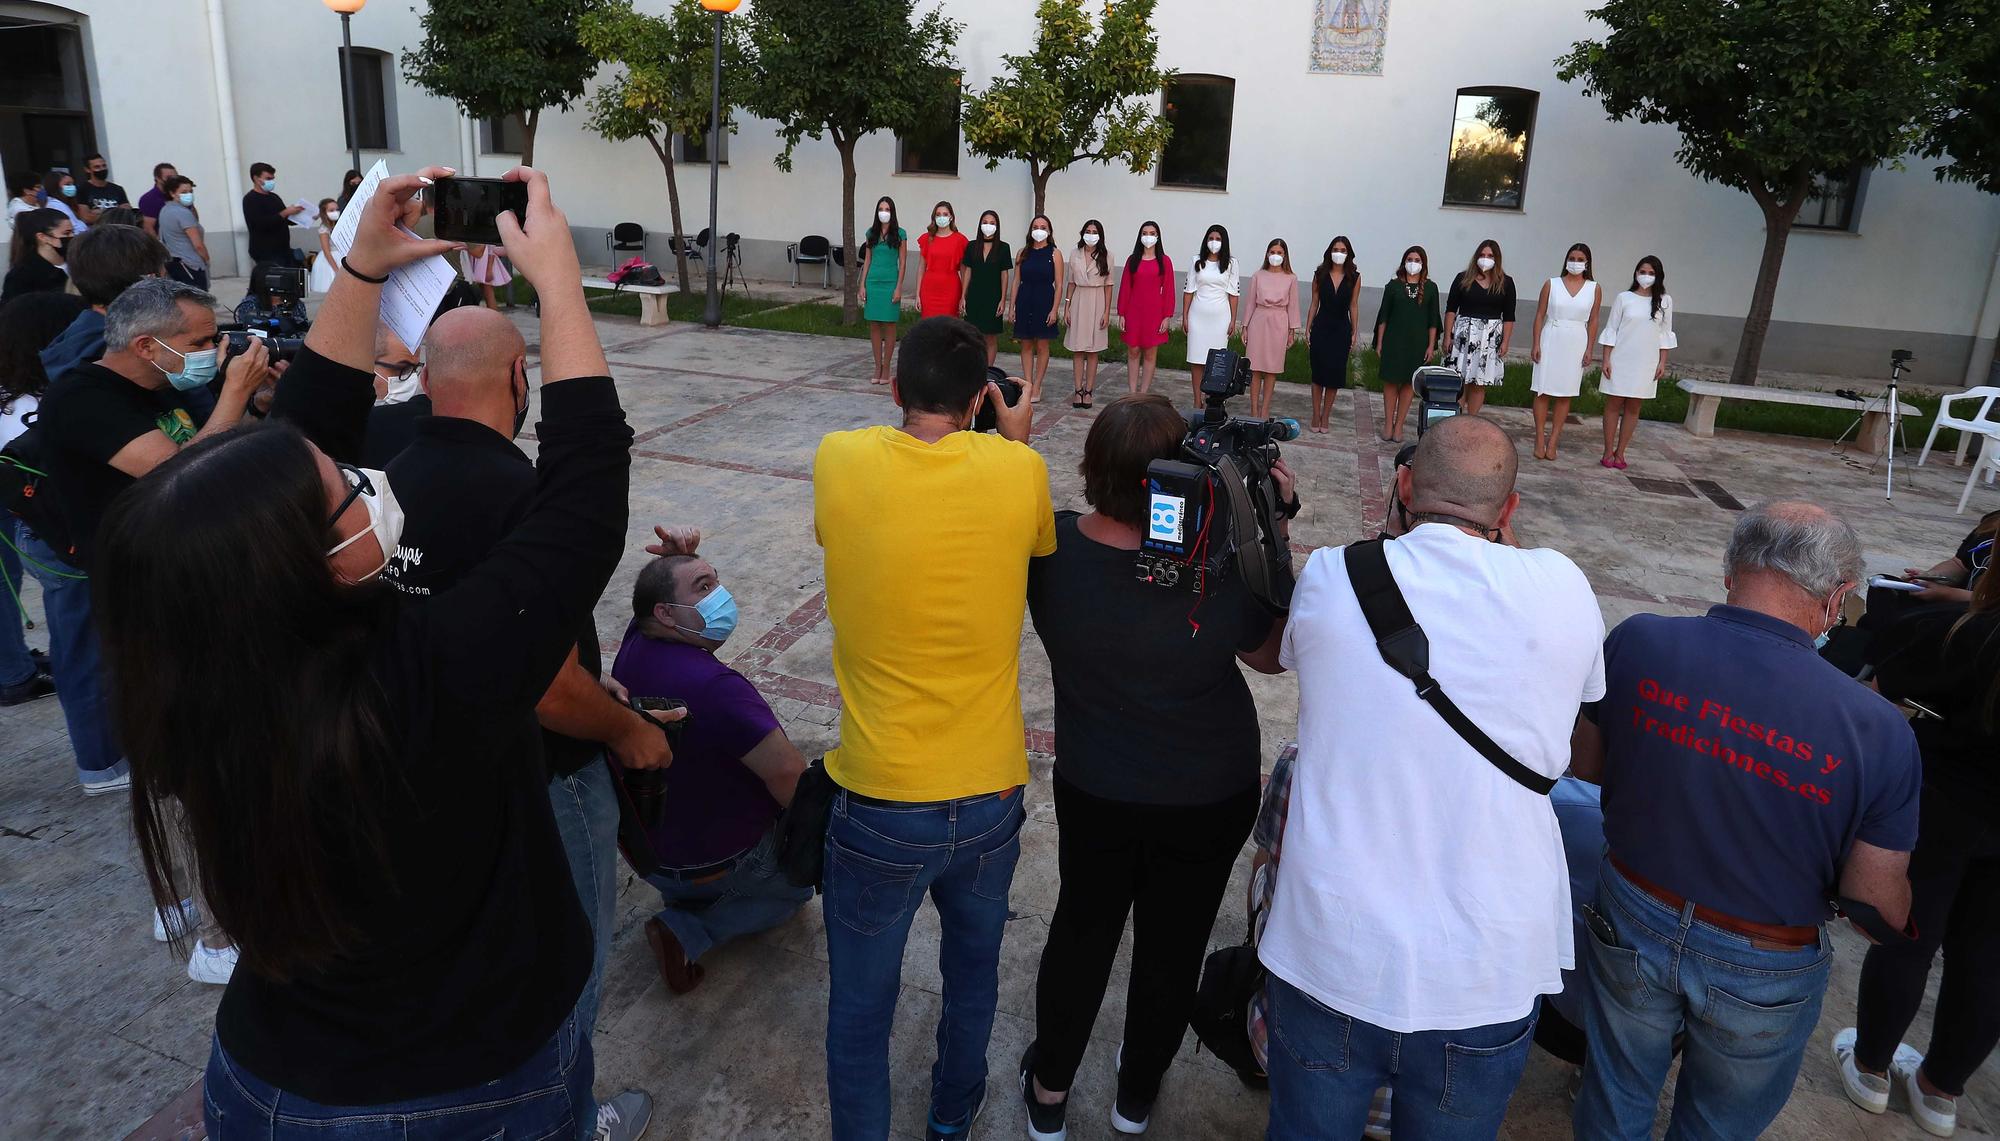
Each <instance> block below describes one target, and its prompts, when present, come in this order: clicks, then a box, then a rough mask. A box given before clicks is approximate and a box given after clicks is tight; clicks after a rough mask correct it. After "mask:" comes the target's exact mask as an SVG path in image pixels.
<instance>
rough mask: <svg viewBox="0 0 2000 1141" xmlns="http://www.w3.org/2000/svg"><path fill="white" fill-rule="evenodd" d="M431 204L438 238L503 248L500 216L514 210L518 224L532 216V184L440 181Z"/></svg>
mask: <svg viewBox="0 0 2000 1141" xmlns="http://www.w3.org/2000/svg"><path fill="white" fill-rule="evenodd" d="M431 202H432V215H433V217H434V218H435V219H436V222H437V236H438V237H440V238H443V239H444V240H445V241H447V242H468V243H471V244H473V245H481V246H492V245H499V244H500V228H499V217H500V212H501V211H503V210H512V211H513V212H514V218H515V220H516V221H519V220H522V219H525V218H526V217H527V216H528V184H527V183H525V182H505V181H502V180H501V179H498V178H457V177H453V178H440V179H438V180H437V183H436V184H435V185H434V186H432V187H431Z"/></svg>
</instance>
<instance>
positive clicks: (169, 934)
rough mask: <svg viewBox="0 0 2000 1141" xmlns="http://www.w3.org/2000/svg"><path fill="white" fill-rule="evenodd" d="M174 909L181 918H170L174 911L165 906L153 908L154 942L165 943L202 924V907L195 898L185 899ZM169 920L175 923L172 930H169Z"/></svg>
mask: <svg viewBox="0 0 2000 1141" xmlns="http://www.w3.org/2000/svg"><path fill="white" fill-rule="evenodd" d="M173 910H174V911H178V912H179V913H180V915H179V918H175V919H170V918H169V916H171V915H173V911H169V910H168V909H166V908H164V907H156V908H154V909H153V942H155V943H165V942H166V941H168V940H169V939H173V938H175V937H177V936H181V935H185V934H187V933H188V932H190V931H192V930H194V929H195V928H196V927H197V926H199V925H200V924H201V909H200V908H197V907H196V906H195V905H194V900H192V899H183V900H181V905H180V906H179V907H177V908H175V909H173ZM169 922H171V923H173V925H174V929H173V930H172V931H168V930H167V924H168V923H169Z"/></svg>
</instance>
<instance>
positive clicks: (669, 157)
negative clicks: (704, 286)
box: [646, 135, 693, 297]
mask: <svg viewBox="0 0 2000 1141" xmlns="http://www.w3.org/2000/svg"><path fill="white" fill-rule="evenodd" d="M646 142H647V143H649V144H651V146H652V148H653V153H654V154H656V155H658V156H660V169H662V170H664V171H666V172H667V211H668V213H669V214H671V215H672V216H673V224H674V265H675V267H676V268H677V269H678V270H679V271H680V283H681V296H682V297H686V296H688V294H689V293H690V292H691V291H692V288H693V287H692V286H690V285H689V284H688V255H687V243H686V242H685V241H682V240H681V232H682V231H681V186H680V183H679V182H677V181H675V179H674V153H673V145H674V137H673V136H672V135H668V136H667V141H666V143H665V144H664V145H662V144H661V143H660V142H659V141H658V140H657V139H655V138H653V136H651V135H647V136H646Z"/></svg>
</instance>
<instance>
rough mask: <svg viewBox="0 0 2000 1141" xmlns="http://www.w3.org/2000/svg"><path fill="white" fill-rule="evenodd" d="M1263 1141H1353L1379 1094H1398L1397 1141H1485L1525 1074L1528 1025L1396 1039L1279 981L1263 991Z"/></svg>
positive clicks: (1527, 1021) (1531, 1028) (1531, 1029)
mask: <svg viewBox="0 0 2000 1141" xmlns="http://www.w3.org/2000/svg"><path fill="white" fill-rule="evenodd" d="M1264 995H1265V1000H1264V1001H1265V1008H1264V1009H1265V1019H1266V1022H1267V1024H1268V1028H1269V1034H1270V1056H1269V1060H1268V1062H1267V1063H1266V1066H1265V1069H1266V1071H1267V1072H1268V1073H1269V1074H1270V1076H1271V1123H1270V1126H1269V1127H1268V1129H1267V1130H1266V1132H1265V1134H1264V1136H1265V1137H1266V1138H1267V1139H1268V1141H1297V1139H1299V1138H1327V1139H1329V1141H1334V1139H1337V1141H1351V1139H1352V1138H1355V1137H1359V1136H1361V1133H1362V1130H1363V1129H1365V1128H1367V1125H1368V1106H1369V1103H1370V1102H1372V1101H1373V1100H1374V1099H1375V1091H1376V1089H1378V1088H1380V1087H1382V1086H1385V1085H1386V1086H1389V1087H1390V1088H1391V1089H1392V1090H1394V1091H1395V1103H1394V1104H1395V1115H1396V1117H1395V1131H1396V1141H1474V1139H1485V1141H1491V1139H1492V1138H1493V1137H1495V1136H1496V1135H1498V1134H1499V1132H1500V1122H1501V1120H1502V1119H1503V1118H1505V1117H1506V1116H1507V1100H1508V1099H1509V1098H1511V1097H1513V1096H1514V1087H1515V1086H1516V1085H1518V1084H1520V1081H1521V1071H1522V1070H1524V1069H1526V1068H1527V1065H1528V1047H1529V1046H1530V1045H1531V1044H1532V1043H1533V1039H1534V1036H1535V1016H1534V1014H1532V1013H1531V1014H1529V1015H1528V1016H1527V1017H1526V1018H1522V1019H1518V1020H1516V1021H1513V1022H1502V1023H1497V1024H1495V1025H1492V1026H1474V1027H1471V1028H1469V1029H1465V1030H1420V1031H1415V1032H1412V1033H1407V1034H1399V1033H1397V1032H1395V1031H1393V1030H1384V1029H1383V1028H1382V1027H1380V1026H1376V1025H1374V1024H1372V1023H1368V1022H1363V1021H1362V1020H1361V1019H1359V1018H1355V1017H1354V1016H1352V1015H1348V1014H1342V1013H1340V1012H1339V1011H1337V1010H1334V1009H1333V1008H1331V1007H1328V1006H1324V1005H1322V1004H1321V1003H1320V1002H1319V1001H1318V1000H1316V999H1314V998H1313V997H1312V996H1311V995H1309V994H1307V993H1306V992H1304V991H1302V990H1300V989H1298V988H1297V987H1295V986H1293V985H1291V984H1290V983H1288V982H1286V981H1285V980H1283V979H1281V978H1279V977H1278V976H1276V975H1270V976H1268V981H1267V982H1266V983H1265V992H1264Z"/></svg>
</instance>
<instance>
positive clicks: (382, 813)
mask: <svg viewBox="0 0 2000 1141" xmlns="http://www.w3.org/2000/svg"><path fill="white" fill-rule="evenodd" d="M431 173H433V174H435V173H442V172H441V171H438V170H436V169H435V168H433V171H432V172H431ZM508 177H510V178H516V179H522V180H525V181H527V183H528V208H527V211H526V218H525V220H524V222H522V223H516V222H515V220H514V218H513V216H512V215H511V214H510V215H503V217H502V219H501V222H500V227H501V231H502V233H503V234H505V235H506V248H507V252H508V255H509V256H510V257H511V259H512V260H513V262H514V264H515V265H516V266H517V267H518V268H519V269H520V271H521V272H522V273H523V274H524V275H525V276H527V278H528V279H529V280H530V281H531V282H533V283H534V285H535V286H536V289H537V293H538V295H539V296H540V298H541V309H542V328H541V338H540V339H541V345H542V354H543V356H542V368H541V372H542V376H543V377H544V383H543V386H542V392H541V396H540V401H541V408H542V419H541V422H540V424H539V426H538V429H537V435H538V437H539V439H540V441H541V443H540V455H539V460H538V467H539V473H540V474H539V480H538V484H539V490H538V491H537V493H536V496H535V498H534V500H533V502H532V504H531V506H530V507H529V508H528V510H527V512H526V513H525V515H524V516H523V517H522V519H521V520H520V522H519V523H518V524H516V525H515V528H514V530H513V531H512V532H511V533H510V534H509V536H508V537H507V538H506V539H504V540H503V541H502V542H501V543H500V545H499V546H498V547H496V548H495V549H494V551H493V553H492V554H491V555H490V556H489V557H488V558H487V559H486V560H485V561H483V562H481V563H479V564H478V565H477V566H475V567H474V568H473V569H472V570H470V571H468V572H467V573H466V575H465V576H464V577H463V578H462V579H461V580H460V581H459V582H458V584H457V585H455V586H453V587H451V588H450V589H448V590H445V591H442V592H440V593H438V594H436V595H434V596H432V597H430V598H427V599H425V600H423V601H422V602H421V603H415V602H409V603H406V602H405V601H403V598H402V596H401V595H399V594H398V593H397V592H396V591H395V590H394V589H393V588H391V587H389V586H387V585H386V584H382V583H380V582H379V580H378V579H377V578H376V575H377V573H378V572H379V571H380V570H381V569H382V568H383V567H384V566H385V565H387V563H388V561H389V559H390V558H391V556H393V555H395V554H396V553H397V550H398V547H397V543H398V539H399V537H400V533H401V511H400V509H399V508H398V507H397V505H396V500H395V494H394V490H393V489H392V488H391V487H389V486H388V485H387V482H386V478H385V477H384V476H383V475H382V473H381V472H365V471H362V470H361V469H359V468H354V467H349V466H346V465H342V464H336V463H335V461H334V460H332V459H331V458H329V457H328V456H327V455H326V454H324V453H323V452H321V451H320V450H319V449H318V448H316V447H314V446H313V445H312V444H311V443H309V442H308V441H307V440H306V439H305V438H304V437H302V436H300V435H299V434H297V433H296V432H295V431H293V430H292V429H290V428H288V427H284V426H275V427H264V428H249V429H233V430H230V431H227V432H223V433H220V434H218V435H216V436H213V437H211V438H209V439H207V440H204V441H201V442H198V443H196V444H193V445H190V446H189V447H187V448H185V449H183V450H182V451H181V452H180V453H178V454H177V455H176V456H175V457H173V458H172V459H169V460H168V461H166V462H165V463H163V464H161V465H160V466H159V467H158V468H156V469H155V470H154V471H153V472H152V473H151V474H150V475H148V476H147V477H146V478H145V479H143V480H141V481H139V482H137V483H135V484H134V485H133V486H132V487H131V488H129V489H128V490H127V492H126V493H125V494H123V495H121V496H120V497H119V498H118V500H117V501H116V502H115V504H114V505H113V506H112V508H111V511H110V513H109V516H108V518H107V520H106V525H105V527H104V529H103V532H102V537H103V541H102V542H101V544H100V545H99V547H98V550H97V552H96V554H95V558H94V560H93V564H92V577H93V579H95V584H94V585H95V587H96V590H97V598H98V606H99V607H100V609H101V612H102V616H103V619H104V621H103V630H104V637H105V649H106V659H107V663H108V665H109V668H110V670H111V673H112V676H113V677H114V679H115V681H116V684H115V685H114V686H113V691H114V693H115V694H116V703H115V704H116V715H117V722H118V727H119V730H120V736H121V740H122V742H123V744H124V746H125V749H126V753H127V756H128V757H129V758H130V761H131V767H132V813H133V823H134V827H135V829H136V831H137V833H138V840H139V851H140V857H141V860H142V862H143V864H144V866H145V869H146V875H147V879H148V882H149V883H150V884H151V886H152V889H153V895H154V898H155V900H156V901H158V903H159V904H160V906H162V907H173V906H175V905H177V901H178V900H179V899H181V898H182V897H183V896H185V895H188V894H190V892H188V891H187V890H186V887H187V885H188V884H189V883H190V882H193V883H198V884H199V885H200V887H201V894H202V896H203V898H204V899H205V901H206V903H207V906H208V907H209V908H210V909H211V910H212V912H213V915H214V918H215V919H216V920H217V921H218V922H219V924H220V925H221V926H222V927H223V928H224V929H225V930H227V931H228V932H229V934H230V935H231V936H233V937H234V938H235V940H236V943H237V946H238V948H239V951H240V961H239V965H238V968H237V970H236V972H235V974H234V977H233V978H232V979H231V980H230V982H229V986H228V990H227V991H226V992H225V993H224V995H223V999H222V1005H221V1007H220V1009H219V1010H218V1012H217V1015H216V1034H215V1041H214V1045H213V1047H212V1048H211V1051H210V1056H209V1063H208V1071H207V1076H206V1080H205V1082H204V1088H205V1091H206V1093H205V1102H206V1106H205V1108H206V1113H205V1116H206V1118H207V1125H208V1133H209V1136H211V1137H215V1138H218V1139H219V1141H228V1139H232V1138H239V1137H241V1138H247V1137H252V1136H254V1137H258V1138H265V1139H268V1141H294V1139H300V1138H306V1137H314V1138H317V1137H322V1136H325V1135H327V1134H329V1133H336V1132H340V1131H341V1128H342V1127H351V1128H361V1127H363V1126H364V1125H365V1127H366V1128H369V1129H372V1130H390V1131H395V1132H396V1133H397V1135H398V1136H402V1135H404V1133H405V1131H407V1132H408V1133H409V1135H412V1136H414V1135H417V1134H416V1131H417V1130H422V1135H424V1136H432V1137H445V1136H452V1137H466V1136H471V1137H485V1136H498V1135H500V1134H501V1133H504V1134H505V1135H506V1136H508V1137H523V1138H563V1139H565V1141H567V1139H570V1138H574V1137H576V1136H578V1135H579V1134H580V1133H582V1132H583V1131H584V1129H585V1127H586V1126H587V1125H589V1124H590V1122H589V1115H590V1113H591V1108H590V1107H591V1104H592V1102H591V1092H590V1086H591V1077H592V1063H591V1052H590V1042H589V1041H588V1039H587V1037H586V1036H584V1035H582V1034H580V1033H579V1031H578V1024H577V1020H576V1017H575V1014H574V1009H575V1006H576V1002H577V998H578V995H579V993H580V992H581V990H582V988H583V984H584V980H585V977H586V976H587V975H588V973H589V971H590V929H589V925H588V923H587V922H586V920H585V918H584V915H583V912H582V911H581V909H580V908H579V906H578V903H577V897H576V891H575V888H574V887H573V886H572V877H571V875H570V871H569V867H568V863H567V860H566V858H565V856H564V851H563V847H562V844H561V841H560V839H559V838H558V836H557V833H556V827H555V822H554V820H553V818H552V816H551V813H550V808H549V799H548V791H547V780H548V777H547V773H546V771H545V769H544V765H543V761H542V753H541V746H540V738H539V732H538V729H537V727H536V721H535V713H534V707H535V704H536V701H537V700H538V699H539V698H540V697H541V695H542V693H543V691H544V690H545V689H546V688H547V686H548V683H549V679H550V678H552V677H553V676H555V673H556V671H557V669H558V668H559V667H560V666H561V665H562V663H563V661H564V658H565V656H566V655H567V654H568V652H569V650H570V649H571V647H573V646H574V644H575V634H576V630H577V627H578V624H579V623H581V622H583V621H585V620H586V619H587V617H588V615H589V613H590V610H591V607H592V605H593V603H594V602H595V600H596V598H597V597H598V595H599V594H600V593H601V592H602V591H603V589H604V586H605V583H606V582H607V580H608V579H609V577H610V575H611V572H612V570H613V569H614V567H615V566H616V564H617V561H618V557H619V554H620V552H621V549H622V548H623V546H624V533H625V522H626V496H627V494H628V491H629V482H630V480H629V474H630V446H631V440H632V433H631V430H630V429H629V428H628V427H627V425H626V423H625V417H624V414H623V412H622V410H621V409H620V408H619V404H618V397H617V393H616V390H615V388H614V387H613V385H612V382H611V380H610V378H609V377H608V376H606V375H604V373H605V371H606V370H605V364H604V355H603V350H602V349H601V348H600V347H599V346H598V343H597V338H596V333H595V331H594V329H593V328H592V326H591V322H590V314H589V310H588V308H587V307H586V305H585V302H584V298H583V290H582V278H581V275H580V272H579V271H578V269H577V264H576V253H575V250H574V247H573V246H572V245H571V244H570V239H569V229H568V223H567V221H566V219H564V217H563V215H562V213H561V211H560V210H557V209H556V208H555V206H554V205H553V204H552V203H551V202H550V201H549V196H548V187H547V181H546V179H545V178H544V177H543V176H542V175H541V174H539V173H535V172H529V171H525V170H517V171H512V172H509V175H508ZM420 185H422V181H421V180H420V177H419V176H416V175H406V176H400V177H396V178H391V179H387V180H385V181H384V182H383V183H382V185H381V190H380V192H379V193H378V194H377V195H376V197H375V198H374V199H373V200H372V201H371V202H370V203H369V204H368V206H367V209H366V213H365V215H364V217H363V218H362V220H361V224H360V226H359V228H358V229H357V230H356V233H355V239H354V244H353V246H352V247H351V248H350V249H349V251H348V253H347V256H346V258H345V261H344V269H343V272H342V274H341V275H340V277H339V278H338V279H337V280H336V281H335V283H334V287H333V290H332V292H331V293H330V294H329V295H328V297H327V300H326V304H325V306H324V307H323V309H322V311H321V315H320V319H319V320H318V321H317V322H315V323H314V325H313V328H312V331H311V333H309V334H308V336H307V344H306V347H305V350H304V351H302V353H301V354H300V356H299V358H298V359H297V361H296V362H295V363H294V365H293V367H292V369H291V371H290V372H289V373H288V374H287V376H286V380H287V381H289V382H291V383H292V384H295V385H297V386H298V387H300V388H302V389H304V388H311V389H313V390H315V391H319V392H323V393H333V392H341V391H343V390H344V391H345V393H346V394H347V395H348V396H351V397H352V399H351V400H348V401H346V403H347V404H349V405H352V406H354V407H356V408H358V409H359V410H361V411H363V412H365V410H366V409H367V407H368V404H369V400H370V394H371V393H372V392H373V384H372V378H371V377H370V375H369V373H368V371H367V369H368V365H369V363H370V361H371V359H372V356H373V333H374V327H375V324H376V313H377V311H378V309H379V306H380V296H381V294H380V286H379V285H377V284H374V282H375V281H379V280H380V279H382V278H385V277H387V276H388V275H389V273H390V272H391V271H392V270H394V269H395V268H396V267H397V266H399V265H402V264H406V263H408V262H410V261H412V260H415V259H417V258H420V257H426V256H431V255H435V254H440V253H443V252H447V251H449V250H450V249H451V248H452V246H451V244H450V243H446V242H439V241H425V240H422V239H419V238H416V237H414V236H411V235H408V234H405V233H402V232H401V231H399V230H398V229H397V227H396V226H395V221H394V220H395V217H396V215H397V213H398V211H399V209H400V207H401V205H402V203H403V202H405V201H407V200H408V199H409V198H410V197H411V196H412V195H413V194H415V192H416V191H417V190H418V188H419V187H420ZM246 583H253V584H254V586H255V588H254V589H246V588H245V584H246ZM162 591H172V592H173V593H172V595H171V597H172V598H173V599H174V600H175V604H174V605H172V606H162V605H160V599H161V598H162V597H166V596H165V595H162V594H161V592H162ZM191 612H192V613H201V614H203V615H204V616H205V617H204V622H205V623H206V625H205V627H204V631H203V637H201V638H190V637H188V636H187V631H186V627H185V620H186V615H187V614H188V613H191ZM183 851H185V852H186V853H187V856H186V857H185V860H186V862H185V863H183V862H182V857H181V856H180V853H181V852H183ZM627 1135H629V1134H627Z"/></svg>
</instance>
